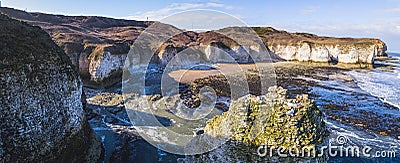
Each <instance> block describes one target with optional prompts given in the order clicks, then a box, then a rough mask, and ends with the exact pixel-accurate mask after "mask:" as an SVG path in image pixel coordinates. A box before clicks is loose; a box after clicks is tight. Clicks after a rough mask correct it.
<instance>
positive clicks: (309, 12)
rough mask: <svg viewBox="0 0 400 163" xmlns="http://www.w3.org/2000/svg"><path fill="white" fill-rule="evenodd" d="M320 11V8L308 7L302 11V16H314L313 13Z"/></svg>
mask: <svg viewBox="0 0 400 163" xmlns="http://www.w3.org/2000/svg"><path fill="white" fill-rule="evenodd" d="M319 9H320V7H319V6H312V7H307V8H305V9H302V10H300V14H302V15H308V14H312V13H315V12H317V11H319Z"/></svg>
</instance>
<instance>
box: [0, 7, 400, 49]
mask: <svg viewBox="0 0 400 163" xmlns="http://www.w3.org/2000/svg"><path fill="white" fill-rule="evenodd" d="M0 1H1V3H2V6H6V7H12V8H17V9H22V10H27V11H30V12H45V13H56V14H65V15H99V16H107V17H114V18H124V19H136V20H145V19H146V17H149V19H150V20H160V19H162V18H164V17H165V16H168V15H171V14H174V13H176V12H181V11H185V10H190V9H213V10H218V11H222V12H226V13H228V14H231V15H233V16H236V17H238V18H240V19H241V20H242V21H244V22H245V23H246V24H249V25H251V26H272V27H275V28H277V29H283V30H288V31H291V32H309V33H315V34H318V35H325V36H336V37H374V38H380V39H382V40H383V41H385V42H386V43H387V44H388V47H389V51H392V52H400V0H335V1H332V0H319V1H317V0H313V1H312V0H302V1H295V0H279V1H272V0H270V1H269V0H264V1H251V2H245V1H227V0H208V1H206V0H188V1H180V0H175V1H172V0H158V1H156V0H141V1H132V0H119V1H105V0H68V1H66V0H64V1H62V0H0Z"/></svg>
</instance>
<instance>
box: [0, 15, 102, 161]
mask: <svg viewBox="0 0 400 163" xmlns="http://www.w3.org/2000/svg"><path fill="white" fill-rule="evenodd" d="M0 40H1V41H0V65H1V66H0V67H1V69H0V83H1V84H0V85H1V88H0V93H1V95H0V98H1V103H0V112H1V114H0V160H1V162H3V161H4V162H42V161H49V162H58V161H65V162H96V161H98V160H100V159H101V151H102V147H101V141H100V140H99V138H98V137H97V136H96V135H95V133H94V132H93V130H92V129H91V127H90V126H89V124H88V123H87V121H86V118H85V116H84V110H83V106H84V104H83V103H82V102H83V101H84V99H83V98H84V96H83V94H82V82H81V80H80V78H79V76H78V74H77V72H76V71H75V69H74V66H73V65H72V64H71V62H70V60H69V58H68V56H67V55H66V54H65V53H64V51H63V50H62V49H60V48H59V47H58V46H57V45H56V44H55V43H54V42H53V41H52V40H51V38H50V37H49V35H48V34H47V33H46V32H45V31H43V30H41V29H40V28H39V27H33V26H30V25H28V24H27V23H24V22H20V21H17V20H13V19H10V18H8V17H7V16H5V15H3V14H0Z"/></svg>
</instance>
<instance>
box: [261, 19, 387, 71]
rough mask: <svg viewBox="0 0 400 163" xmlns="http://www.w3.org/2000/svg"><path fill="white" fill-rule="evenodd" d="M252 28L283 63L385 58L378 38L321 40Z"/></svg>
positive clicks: (267, 29)
mask: <svg viewBox="0 0 400 163" xmlns="http://www.w3.org/2000/svg"><path fill="white" fill-rule="evenodd" d="M253 29H254V30H255V31H256V32H257V34H258V35H259V36H260V37H261V38H262V40H263V42H264V44H265V45H266V46H267V47H268V49H269V50H270V52H271V53H272V54H274V55H276V56H278V57H280V58H282V59H284V60H289V61H291V60H298V61H314V62H341V63H373V62H374V57H378V56H387V54H386V51H387V47H386V44H385V43H384V42H383V41H381V40H379V39H366V38H362V39H355V38H332V37H321V36H317V35H313V34H307V33H288V32H286V31H278V30H275V29H273V28H269V27H254V28H253Z"/></svg>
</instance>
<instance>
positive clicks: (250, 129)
mask: <svg viewBox="0 0 400 163" xmlns="http://www.w3.org/2000/svg"><path fill="white" fill-rule="evenodd" d="M285 95H286V90H284V89H282V88H276V87H271V88H270V90H269V93H268V94H267V95H263V96H259V97H256V96H248V97H243V98H240V99H238V100H235V101H234V102H232V105H231V107H230V110H229V111H228V112H225V113H224V114H223V115H220V116H216V117H215V118H213V119H211V120H209V121H208V122H207V125H206V127H205V129H204V131H205V134H208V135H210V136H213V137H229V141H228V142H227V143H225V144H224V145H222V146H221V147H219V148H217V149H215V150H213V151H211V152H209V153H206V154H202V155H199V156H193V157H191V156H190V157H188V158H187V159H188V160H190V161H206V162H209V161H211V162H212V161H222V162H225V161H228V162H229V161H235V160H236V161H237V160H240V161H250V162H254V161H262V160H264V161H265V160H268V161H273V160H271V158H270V157H261V156H259V155H257V149H258V147H259V146H261V145H266V146H267V147H268V148H275V149H278V148H279V147H282V148H284V149H286V151H285V152H283V153H288V150H289V149H291V148H293V147H296V148H297V149H302V148H303V147H305V148H313V147H316V146H317V145H319V144H322V143H323V141H324V138H325V137H326V136H327V135H328V131H327V129H326V126H325V123H324V121H323V120H322V113H321V112H320V111H319V110H318V109H317V107H316V105H315V104H314V102H313V101H312V100H309V99H308V97H307V95H298V96H296V98H295V99H288V98H286V97H285ZM268 152H269V151H268ZM267 156H269V153H267ZM273 156H276V153H273ZM275 159H278V158H275ZM279 159H282V158H279ZM279 159H278V160H277V161H283V160H279ZM283 159H285V158H283ZM288 159H289V161H290V160H291V161H296V158H288ZM285 161H288V160H285Z"/></svg>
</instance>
